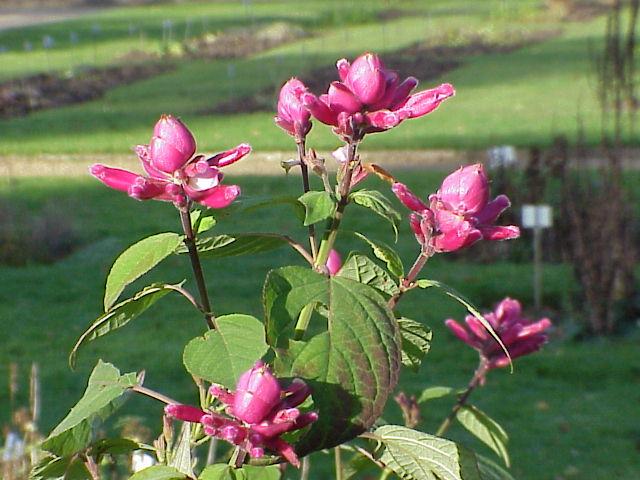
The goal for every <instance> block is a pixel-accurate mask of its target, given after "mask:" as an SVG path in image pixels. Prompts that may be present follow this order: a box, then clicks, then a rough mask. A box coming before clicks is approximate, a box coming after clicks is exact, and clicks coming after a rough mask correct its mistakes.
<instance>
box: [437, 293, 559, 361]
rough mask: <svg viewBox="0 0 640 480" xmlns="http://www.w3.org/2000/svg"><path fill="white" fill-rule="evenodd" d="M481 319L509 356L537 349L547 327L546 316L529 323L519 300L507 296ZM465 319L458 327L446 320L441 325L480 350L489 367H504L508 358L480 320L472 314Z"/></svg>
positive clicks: (548, 321)
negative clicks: (503, 345) (500, 341)
mask: <svg viewBox="0 0 640 480" xmlns="http://www.w3.org/2000/svg"><path fill="white" fill-rule="evenodd" d="M484 318H485V319H486V320H487V321H488V322H489V323H490V324H491V326H492V327H493V329H494V330H495V332H496V333H497V334H498V335H499V336H500V339H501V340H502V342H503V343H504V344H505V346H506V347H507V350H508V351H509V355H511V358H512V359H515V358H517V357H521V356H523V355H527V354H529V353H532V352H535V351H537V350H539V349H540V347H542V345H543V344H544V343H546V341H547V335H546V334H545V333H544V332H545V330H547V329H548V328H549V327H551V320H549V319H548V318H542V319H540V320H538V321H536V322H532V321H531V320H529V319H527V318H525V317H523V316H522V307H521V305H520V302H518V301H517V300H513V299H511V298H508V297H507V298H505V299H504V300H502V301H501V302H500V303H499V304H498V306H497V307H496V309H495V311H494V312H490V313H486V314H485V315H484ZM465 322H466V326H462V325H460V324H459V323H458V322H456V321H455V320H453V319H448V320H446V321H445V324H446V326H447V327H449V329H450V330H451V331H452V332H453V333H454V334H455V335H456V336H457V337H458V338H459V339H460V340H462V341H463V342H465V343H466V344H467V345H470V346H471V347H473V348H475V349H476V350H477V351H478V352H479V353H480V356H481V357H482V358H483V359H484V360H485V361H486V362H487V367H488V368H489V369H491V368H500V367H505V366H507V365H508V364H509V359H508V358H507V356H506V355H505V353H504V352H503V351H502V348H501V347H500V345H498V343H497V342H496V341H495V339H494V338H493V337H492V336H491V335H490V334H489V333H488V332H487V331H486V329H485V328H484V327H483V326H482V324H481V323H480V321H479V320H478V319H477V318H476V317H474V316H473V315H467V317H466V318H465Z"/></svg>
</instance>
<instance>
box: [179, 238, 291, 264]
mask: <svg viewBox="0 0 640 480" xmlns="http://www.w3.org/2000/svg"><path fill="white" fill-rule="evenodd" d="M288 244H289V243H288V241H287V239H286V237H284V236H282V235H278V234H275V233H235V234H232V235H216V236H214V237H203V238H202V239H199V240H198V253H199V254H200V257H201V258H222V257H238V256H240V255H252V254H255V253H262V252H268V251H270V250H275V249H276V248H280V247H283V246H285V245H288ZM178 253H187V249H186V248H185V249H181V250H180V251H179V252H178Z"/></svg>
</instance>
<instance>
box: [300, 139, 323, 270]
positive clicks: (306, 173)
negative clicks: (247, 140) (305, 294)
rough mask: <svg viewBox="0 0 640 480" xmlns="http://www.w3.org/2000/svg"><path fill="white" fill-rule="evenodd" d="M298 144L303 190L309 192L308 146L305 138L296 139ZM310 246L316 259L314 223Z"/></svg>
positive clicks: (310, 226)
mask: <svg viewBox="0 0 640 480" xmlns="http://www.w3.org/2000/svg"><path fill="white" fill-rule="evenodd" d="M296 146H297V148H298V160H299V161H300V172H301V174H302V190H303V191H304V193H307V192H308V191H309V190H310V187H309V167H307V163H306V156H307V151H306V146H305V140H304V138H301V139H300V140H297V141H296ZM308 230H309V246H310V247H311V255H312V256H313V258H314V260H315V258H316V256H317V255H318V246H317V245H316V228H315V226H314V225H309V227H308Z"/></svg>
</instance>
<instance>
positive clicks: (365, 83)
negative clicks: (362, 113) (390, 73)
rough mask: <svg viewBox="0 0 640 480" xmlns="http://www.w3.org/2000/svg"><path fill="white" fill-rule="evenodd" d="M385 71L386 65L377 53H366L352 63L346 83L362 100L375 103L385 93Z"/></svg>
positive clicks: (366, 102) (364, 102)
mask: <svg viewBox="0 0 640 480" xmlns="http://www.w3.org/2000/svg"><path fill="white" fill-rule="evenodd" d="M338 68H340V66H338ZM384 71H385V68H384V65H383V64H382V61H381V60H380V58H379V57H378V56H377V55H375V54H373V53H365V54H364V55H361V56H359V57H358V58H356V60H355V61H354V62H353V64H351V67H350V68H349V72H348V73H347V77H346V79H345V83H346V84H347V86H348V87H349V88H350V89H351V91H352V92H353V93H354V94H355V95H356V96H357V97H358V99H359V100H360V102H362V103H363V104H367V105H369V104H373V103H375V102H377V101H378V100H380V98H382V96H383V95H384V93H385V89H386V83H387V79H386V76H385V74H384Z"/></svg>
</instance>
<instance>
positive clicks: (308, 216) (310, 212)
mask: <svg viewBox="0 0 640 480" xmlns="http://www.w3.org/2000/svg"><path fill="white" fill-rule="evenodd" d="M298 201H299V202H300V203H301V204H302V205H304V208H305V216H304V224H305V226H308V225H312V224H314V223H317V222H320V221H321V220H325V219H327V218H331V217H332V216H333V214H334V213H335V211H336V207H337V204H336V201H335V200H334V198H333V197H332V196H331V194H329V193H328V192H324V191H322V192H318V191H311V192H307V193H305V194H304V195H302V196H301V197H300V198H298Z"/></svg>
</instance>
